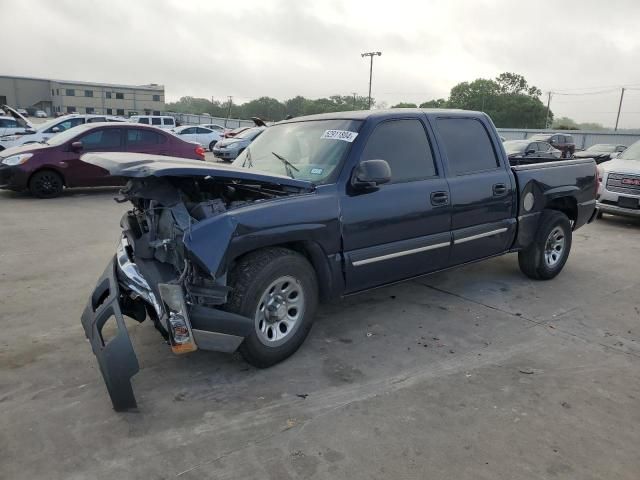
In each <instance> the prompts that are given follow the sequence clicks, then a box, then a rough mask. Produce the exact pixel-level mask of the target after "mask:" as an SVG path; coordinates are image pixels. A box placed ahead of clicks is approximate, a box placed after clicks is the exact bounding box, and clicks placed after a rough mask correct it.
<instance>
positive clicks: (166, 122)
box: [129, 115, 176, 130]
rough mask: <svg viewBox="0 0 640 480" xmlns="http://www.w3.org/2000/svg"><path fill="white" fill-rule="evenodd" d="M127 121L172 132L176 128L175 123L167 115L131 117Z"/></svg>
mask: <svg viewBox="0 0 640 480" xmlns="http://www.w3.org/2000/svg"><path fill="white" fill-rule="evenodd" d="M129 121H131V122H133V123H143V124H145V125H153V126H154V127H158V128H164V129H166V130H172V129H174V128H176V121H175V119H174V118H173V117H169V116H168V115H133V116H132V117H131V118H130V119H129Z"/></svg>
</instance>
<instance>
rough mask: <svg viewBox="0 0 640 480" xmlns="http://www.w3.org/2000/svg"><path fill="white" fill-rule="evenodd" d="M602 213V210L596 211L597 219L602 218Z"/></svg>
mask: <svg viewBox="0 0 640 480" xmlns="http://www.w3.org/2000/svg"><path fill="white" fill-rule="evenodd" d="M603 215H604V214H603V213H602V210H598V213H596V218H597V219H598V220H599V219H601V218H602V216H603Z"/></svg>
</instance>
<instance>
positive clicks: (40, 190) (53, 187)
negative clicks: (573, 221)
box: [29, 170, 64, 198]
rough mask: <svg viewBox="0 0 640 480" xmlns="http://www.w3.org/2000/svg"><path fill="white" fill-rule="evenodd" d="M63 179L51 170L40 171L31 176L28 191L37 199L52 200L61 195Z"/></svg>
mask: <svg viewBox="0 0 640 480" xmlns="http://www.w3.org/2000/svg"><path fill="white" fill-rule="evenodd" d="M63 189H64V179H63V178H62V176H61V175H60V174H59V173H56V172H54V171H53V170H40V171H37V172H36V173H34V174H33V175H31V178H30V179H29V191H30V192H31V194H32V195H33V196H35V197H38V198H54V197H57V196H58V195H60V194H61V193H62V190H63Z"/></svg>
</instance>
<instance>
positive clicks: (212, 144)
mask: <svg viewBox="0 0 640 480" xmlns="http://www.w3.org/2000/svg"><path fill="white" fill-rule="evenodd" d="M216 143H218V142H216V141H215V140H214V141H213V142H211V143H210V144H209V151H210V152H213V147H215V146H216Z"/></svg>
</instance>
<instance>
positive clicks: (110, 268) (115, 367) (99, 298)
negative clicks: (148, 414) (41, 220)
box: [81, 260, 140, 412]
mask: <svg viewBox="0 0 640 480" xmlns="http://www.w3.org/2000/svg"><path fill="white" fill-rule="evenodd" d="M115 269H116V267H115V260H111V261H110V262H109V264H108V265H107V268H106V269H105V271H104V273H103V274H102V276H101V277H100V279H99V280H98V285H97V286H96V288H95V290H94V291H93V293H92V294H91V297H90V298H89V302H88V303H87V306H86V307H85V309H84V312H83V313H82V319H81V321H82V326H83V327H84V333H85V335H86V336H87V338H88V339H89V342H90V343H91V348H92V349H93V353H94V355H95V356H96V358H97V359H98V365H99V366H100V372H101V373H102V377H103V378H104V383H105V384H106V385H107V390H108V391H109V396H110V397H111V403H113V408H114V410H116V411H118V412H119V411H123V410H128V409H131V408H136V407H137V404H136V397H135V396H134V394H133V388H132V387H131V377H133V376H134V375H135V374H136V373H138V370H140V366H139V365H138V358H137V357H136V354H135V352H134V351H133V345H132V344H131V339H130V338H129V333H128V332H127V327H126V325H125V323H124V318H123V316H122V310H121V309H120V302H119V297H120V288H119V286H118V279H117V277H116V270H115ZM112 317H113V318H115V321H116V323H117V325H118V331H117V333H116V335H115V337H113V338H112V339H111V340H110V341H109V342H108V343H106V344H105V342H104V340H103V338H102V329H103V327H104V325H105V323H106V322H107V320H109V319H110V318H112Z"/></svg>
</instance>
